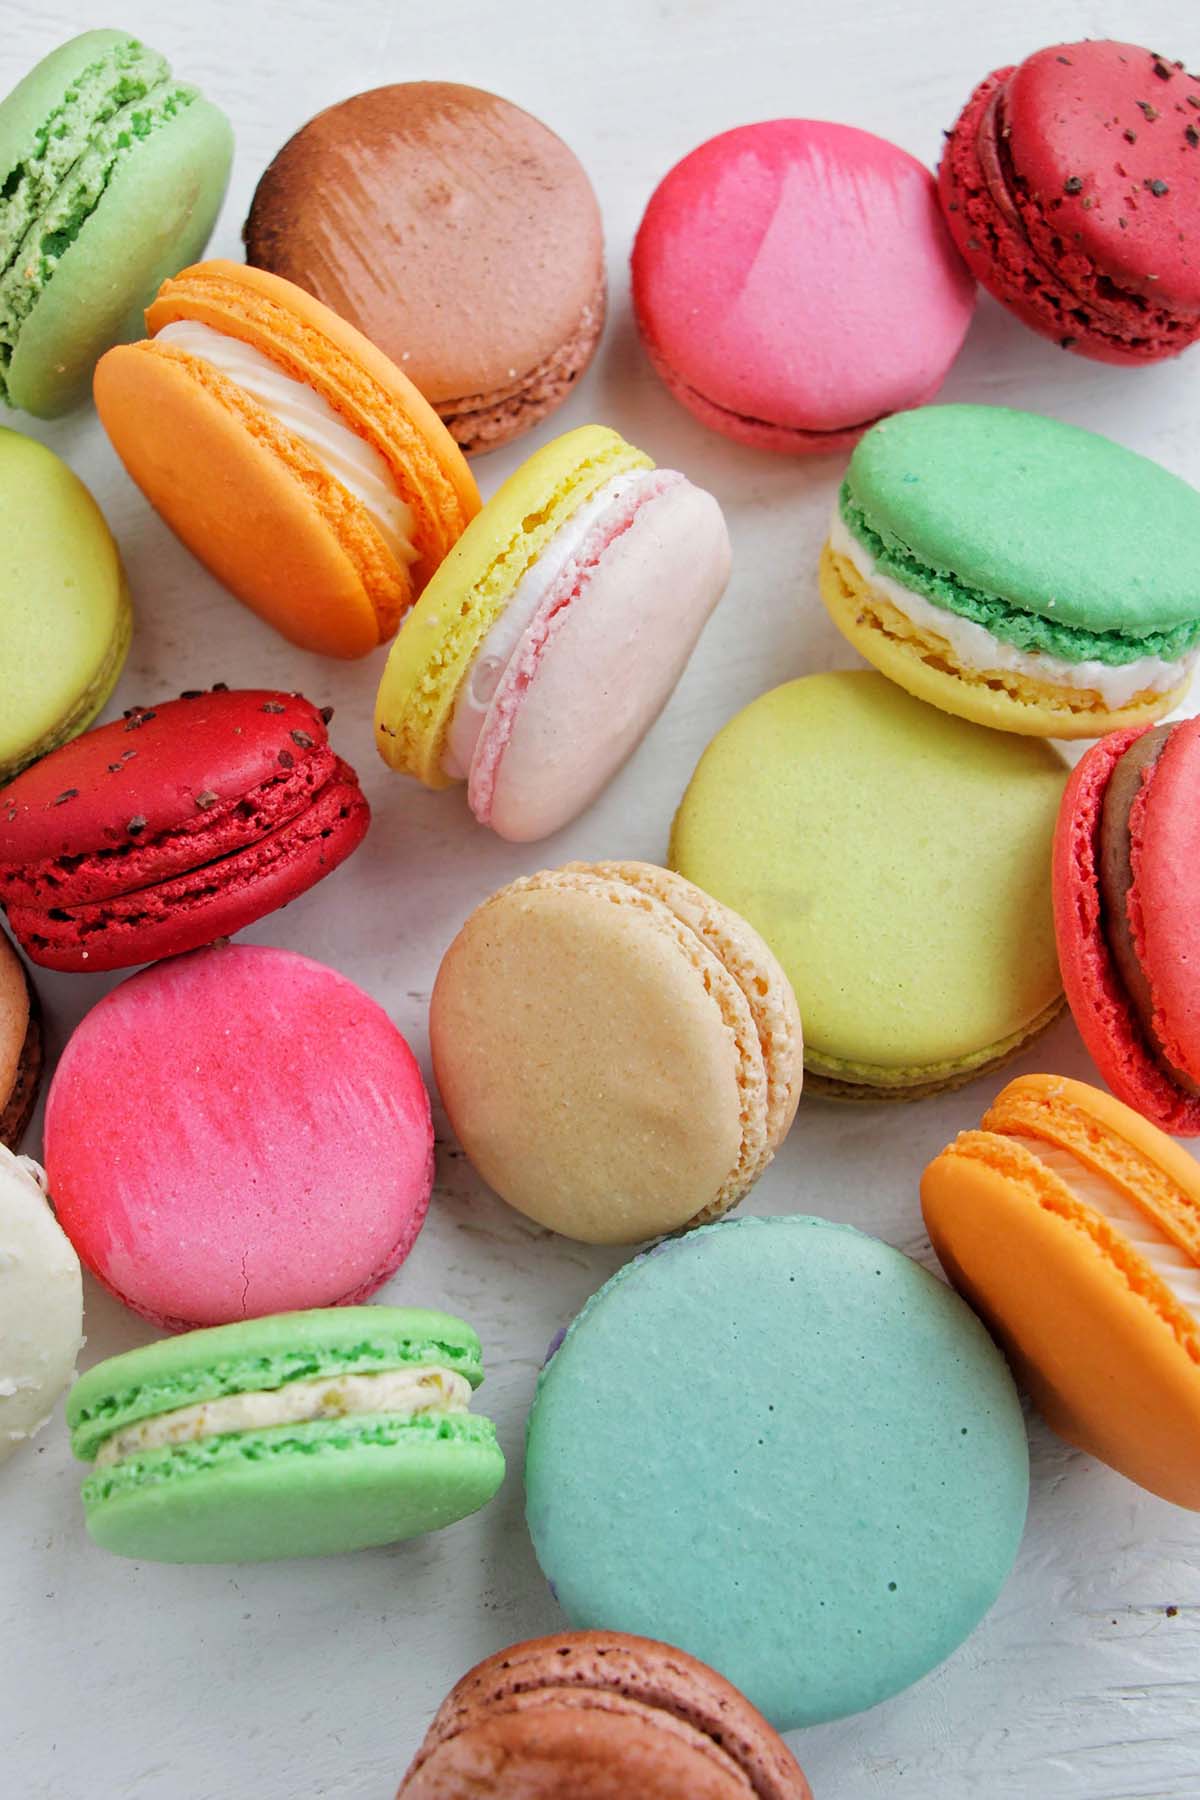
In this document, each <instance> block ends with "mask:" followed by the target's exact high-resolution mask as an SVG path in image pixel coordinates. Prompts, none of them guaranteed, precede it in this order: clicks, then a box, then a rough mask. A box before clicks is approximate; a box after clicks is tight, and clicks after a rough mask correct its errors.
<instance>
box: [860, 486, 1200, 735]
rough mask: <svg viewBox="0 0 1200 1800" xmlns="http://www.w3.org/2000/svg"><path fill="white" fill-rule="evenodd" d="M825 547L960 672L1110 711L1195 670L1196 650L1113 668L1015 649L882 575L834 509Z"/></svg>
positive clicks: (1161, 689)
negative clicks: (1092, 697)
mask: <svg viewBox="0 0 1200 1800" xmlns="http://www.w3.org/2000/svg"><path fill="white" fill-rule="evenodd" d="M829 542H830V544H831V545H832V547H833V549H834V550H835V551H836V553H837V554H838V555H839V556H844V557H845V559H846V561H847V562H848V563H850V564H851V565H852V566H853V567H854V568H855V569H856V570H857V572H858V574H859V575H860V576H861V577H862V579H863V580H864V581H865V582H867V583H868V584H869V585H870V586H871V587H873V588H875V589H876V591H877V592H878V593H880V594H882V595H883V596H884V598H885V599H887V600H890V601H891V603H892V605H893V606H894V607H895V608H896V610H897V612H900V613H903V615H904V617H905V618H906V619H908V620H909V621H910V623H911V624H913V625H915V626H917V627H918V629H919V630H921V631H931V632H934V633H935V634H936V635H937V636H938V637H940V638H943V639H944V640H945V642H946V643H947V644H949V646H950V648H951V650H952V651H953V652H954V655H955V659H956V660H957V661H958V662H959V663H960V664H961V665H962V667H963V668H966V669H971V670H973V671H978V672H979V673H981V674H987V673H988V671H989V670H992V669H995V670H998V671H1007V672H1010V673H1012V674H1015V675H1028V676H1029V677H1030V679H1031V680H1033V681H1044V682H1047V683H1049V685H1050V686H1051V687H1066V688H1089V689H1092V690H1094V691H1095V692H1096V693H1098V694H1099V695H1100V698H1101V699H1102V700H1103V701H1104V704H1105V706H1107V707H1108V708H1109V710H1110V711H1115V710H1116V709H1117V708H1119V707H1122V706H1127V705H1128V704H1129V702H1130V701H1131V700H1132V699H1133V697H1134V695H1135V694H1142V693H1145V692H1146V690H1147V689H1149V690H1150V692H1152V693H1155V694H1164V693H1166V692H1167V691H1168V690H1169V689H1170V688H1174V687H1178V686H1179V684H1180V683H1181V682H1183V681H1185V680H1186V679H1187V677H1188V676H1189V675H1190V673H1191V671H1192V669H1193V668H1194V666H1195V663H1196V658H1197V656H1198V655H1200V652H1198V651H1191V652H1189V654H1188V655H1187V656H1183V657H1180V659H1179V661H1178V662H1164V661H1163V659H1162V658H1161V657H1160V656H1142V657H1139V658H1138V660H1137V661H1136V662H1131V663H1122V664H1121V666H1120V667H1119V668H1112V667H1110V666H1109V664H1108V663H1102V662H1064V661H1063V660H1062V659H1061V658H1060V657H1057V656H1048V655H1046V654H1045V652H1044V651H1041V650H1018V649H1017V648H1016V646H1015V645H1013V644H1006V643H1005V642H1004V640H1003V639H1002V638H998V637H996V636H994V635H993V633H992V632H990V631H988V630H987V629H986V627H985V626H983V625H977V624H976V623H975V621H974V619H964V618H962V617H961V615H960V614H958V613H955V612H951V611H950V609H949V608H948V607H945V606H935V605H934V604H933V602H932V601H931V600H927V599H926V598H925V596H924V594H917V593H914V592H913V590H912V588H907V587H904V586H903V585H902V584H901V583H900V582H898V581H893V579H892V577H891V576H890V575H884V574H882V573H881V572H880V569H879V565H878V563H877V562H876V561H875V558H874V557H873V556H872V555H871V552H870V551H869V550H868V549H867V547H866V545H865V544H863V543H861V542H860V541H859V539H858V538H856V537H855V536H854V534H853V532H852V531H851V530H850V528H849V527H848V525H847V524H846V521H845V520H844V519H843V517H842V514H841V509H840V508H839V507H837V506H836V505H835V507H834V509H833V522H832V524H831V525H830V527H829Z"/></svg>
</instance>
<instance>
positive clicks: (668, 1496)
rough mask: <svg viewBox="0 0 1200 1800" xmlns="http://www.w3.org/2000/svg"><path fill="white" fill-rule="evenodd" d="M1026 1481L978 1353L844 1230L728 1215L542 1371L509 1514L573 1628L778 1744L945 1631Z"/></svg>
mask: <svg viewBox="0 0 1200 1800" xmlns="http://www.w3.org/2000/svg"><path fill="white" fill-rule="evenodd" d="M1028 1483H1029V1471H1028V1456H1027V1449H1026V1441H1025V1428H1024V1424H1023V1422H1022V1417H1021V1409H1020V1404H1019V1401H1018V1399H1017V1394H1016V1389H1015V1388H1014V1386H1013V1382H1012V1379H1011V1377H1010V1375H1009V1373H1008V1370H1007V1367H1006V1365H1005V1363H1004V1361H1003V1358H1002V1357H1001V1355H1000V1353H999V1351H998V1350H997V1349H996V1348H995V1346H994V1345H993V1343H992V1341H991V1339H990V1338H989V1337H988V1336H987V1333H986V1332H985V1331H984V1329H983V1327H982V1326H981V1325H980V1324H979V1322H978V1321H977V1320H976V1319H975V1317H974V1315H973V1314H972V1313H971V1312H970V1311H969V1310H968V1309H967V1308H966V1306H964V1305H963V1304H962V1303H961V1302H960V1301H959V1300H958V1299H957V1298H956V1296H955V1295H954V1294H953V1293H952V1292H951V1290H950V1289H949V1288H947V1287H945V1286H944V1285H943V1284H942V1283H941V1282H939V1281H938V1280H937V1279H936V1278H935V1277H934V1276H932V1275H930V1274H929V1273H928V1272H927V1271H926V1270H924V1269H922V1268H920V1267H919V1266H918V1265H917V1264H916V1263H914V1262H911V1261H910V1260H909V1259H908V1258H907V1257H905V1256H902V1255H900V1253H899V1252H898V1251H896V1250H893V1249H891V1248H889V1247H888V1246H887V1245H885V1244H881V1243H879V1242H877V1241H876V1240H875V1239H873V1238H869V1237H866V1236H864V1235H862V1234H861V1233H859V1232H857V1231H854V1230H852V1229H851V1228H849V1227H848V1226H843V1225H833V1224H829V1223H828V1222H826V1221H824V1220H820V1219H811V1218H803V1217H795V1218H777V1219H745V1220H738V1221H735V1222H733V1223H731V1224H724V1225H717V1226H712V1227H709V1228H708V1229H706V1230H703V1231H698V1232H694V1233H692V1234H691V1236H689V1237H687V1238H685V1239H682V1240H680V1241H678V1242H675V1243H672V1244H669V1245H667V1246H665V1247H663V1248H662V1249H660V1250H658V1251H654V1252H652V1253H651V1254H650V1255H648V1256H646V1257H643V1258H641V1259H639V1260H638V1261H636V1262H634V1263H631V1264H629V1265H627V1267H625V1268H624V1269H622V1270H620V1271H619V1272H618V1274H617V1275H615V1276H614V1277H613V1279H612V1280H611V1281H610V1282H609V1283H608V1285H607V1286H606V1287H604V1288H602V1289H601V1290H600V1292H599V1293H598V1294H596V1295H595V1296H594V1297H593V1298H592V1300H591V1301H589V1303H588V1305H587V1306H586V1307H585V1308H584V1310H583V1312H582V1313H581V1314H580V1315H579V1317H578V1318H577V1319H576V1320H575V1322H574V1324H573V1325H572V1326H571V1329H570V1330H569V1331H568V1333H567V1335H566V1338H565V1340H564V1341H563V1343H562V1345H561V1347H560V1348H559V1349H558V1350H557V1352H556V1353H555V1354H554V1356H553V1357H552V1359H551V1361H550V1362H549V1364H548V1365H547V1367H546V1369H545V1370H544V1371H543V1374H542V1377H541V1380H540V1382H539V1386H538V1392H537V1398H536V1400H535V1403H534V1407H533V1411H532V1413H531V1415H530V1419H529V1426H528V1448H527V1455H526V1466H525V1484H526V1512H527V1518H528V1522H529V1528H530V1531H531V1533H532V1536H533V1542H534V1548H535V1549H536V1551H537V1555H538V1560H539V1562H540V1563H541V1565H542V1569H543V1571H544V1573H545V1574H546V1576H547V1577H548V1579H549V1580H550V1582H551V1583H552V1585H553V1587H554V1590H555V1592H556V1594H557V1596H558V1599H559V1602H560V1604H561V1605H562V1607H563V1610H564V1611H565V1613H566V1615H567V1617H568V1619H569V1620H570V1622H571V1623H572V1624H573V1625H576V1626H579V1627H606V1628H611V1629H616V1630H621V1631H631V1632H643V1633H650V1632H655V1633H657V1635H658V1636H659V1637H661V1638H663V1639H665V1640H667V1641H668V1642H671V1643H675V1644H678V1645H679V1646H680V1647H681V1648H682V1649H685V1650H687V1651H688V1652H689V1654H691V1655H693V1656H698V1657H701V1658H702V1659H704V1660H705V1661H708V1662H710V1663H711V1664H712V1665H713V1667H714V1668H716V1669H718V1670H719V1671H720V1672H721V1673H722V1674H723V1675H725V1676H726V1677H727V1678H728V1679H729V1680H731V1681H733V1682H734V1683H735V1685H736V1686H738V1687H740V1688H741V1689H742V1691H743V1692H744V1693H745V1694H746V1696H747V1698H748V1699H750V1700H751V1701H752V1702H753V1703H754V1704H755V1705H756V1706H757V1707H758V1708H759V1709H760V1710H761V1711H762V1712H763V1713H765V1715H766V1717H767V1718H768V1719H769V1720H770V1721H771V1722H772V1724H774V1725H775V1726H776V1727H778V1728H780V1729H789V1728H791V1727H795V1726H800V1725H812V1724H816V1723H818V1722H819V1721H821V1720H825V1719H833V1718H838V1717H840V1716H842V1715H843V1714H846V1713H852V1712H857V1711H860V1710H861V1709H863V1708H865V1707H868V1706H873V1705H875V1704H876V1703H877V1702H878V1701H880V1700H883V1699H886V1698H887V1697H888V1696H889V1695H891V1694H894V1693H897V1692H899V1690H900V1689H901V1688H904V1687H906V1686H908V1684H909V1683H910V1682H913V1681H916V1680H917V1679H918V1678H919V1677H920V1676H921V1675H923V1674H925V1673H926V1671H927V1670H929V1669H931V1668H933V1667H934V1666H935V1665H936V1664H937V1663H939V1662H941V1661H942V1660H943V1658H945V1657H946V1656H948V1655H949V1654H950V1652H951V1651H952V1650H953V1649H954V1648H955V1647H956V1646H957V1645H958V1644H959V1643H960V1642H961V1641H962V1639H963V1638H965V1637H966V1636H967V1634H968V1632H970V1631H971V1630H972V1629H973V1628H974V1627H975V1625H976V1624H978V1622H979V1620H980V1619H981V1618H982V1616H983V1614H984V1613H985V1612H986V1611H987V1609H988V1607H989V1606H990V1605H991V1604H992V1601H993V1600H994V1599H995V1597H996V1595H997V1593H998V1592H999V1589H1000V1587H1001V1584H1002V1583H1003V1581H1004V1579H1005V1577H1006V1575H1007V1574H1008V1571H1009V1569H1010V1567H1011V1565H1012V1562H1013V1559H1014V1557H1015V1555H1016V1550H1017V1545H1018V1543H1019V1541H1020V1537H1021V1531H1022V1527H1023V1524H1024V1518H1025V1506H1026V1499H1027V1493H1028Z"/></svg>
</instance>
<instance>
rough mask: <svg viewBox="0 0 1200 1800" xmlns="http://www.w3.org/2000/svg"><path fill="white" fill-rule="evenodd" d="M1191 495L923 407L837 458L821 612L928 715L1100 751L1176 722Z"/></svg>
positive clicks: (1082, 438)
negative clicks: (1128, 732) (1089, 742)
mask: <svg viewBox="0 0 1200 1800" xmlns="http://www.w3.org/2000/svg"><path fill="white" fill-rule="evenodd" d="M1198 559H1200V493H1197V491H1196V489H1195V488H1192V487H1189V486H1188V484H1187V482H1186V481H1181V480H1180V479H1179V477H1178V476H1176V475H1172V474H1170V473H1168V471H1167V470H1166V469H1164V468H1162V467H1160V465H1159V464H1158V463H1154V462H1151V461H1149V459H1148V458H1146V457H1144V456H1138V455H1135V453H1134V452H1133V451H1132V450H1126V449H1124V448H1122V446H1121V445H1120V444H1114V443H1113V442H1112V441H1111V439H1109V438H1104V437H1099V436H1098V435H1097V434H1096V433H1094V432H1090V431H1081V430H1080V429H1079V428H1078V427H1077V426H1074V425H1065V424H1063V422H1062V421H1061V420H1059V419H1047V418H1042V417H1041V416H1040V415H1039V414H1037V413H1025V412H1014V411H1010V410H1009V409H1008V408H1007V407H1000V406H935V407H929V408H927V409H925V410H921V411H917V412H911V413H905V414H904V415H903V416H902V417H900V418H896V419H887V420H885V421H884V422H883V424H881V425H877V426H876V427H875V429H874V430H873V431H871V432H868V434H867V436H866V437H865V438H864V439H863V441H862V443H861V444H860V445H859V446H858V448H857V449H856V450H855V452H854V455H853V456H852V457H851V459H850V466H849V468H848V470H847V471H846V478H845V480H844V481H843V483H842V486H841V488H840V490H839V493H838V498H837V503H836V505H835V507H834V513H833V519H832V522H831V525H830V530H829V539H828V542H827V543H826V545H825V548H824V550H823V551H822V554H821V570H820V583H821V598H822V599H823V600H824V602H825V605H826V607H827V608H828V610H829V614H830V617H831V618H832V619H833V622H834V624H835V625H836V626H837V628H838V630H839V631H840V632H841V633H842V636H843V637H844V638H846V639H847V641H848V642H849V643H851V644H852V645H853V646H854V648H855V649H856V650H857V651H858V652H859V654H860V655H861V656H865V657H866V659H867V661H868V662H871V663H874V665H875V667H876V668H877V669H882V670H883V673H884V674H885V675H887V676H889V677H890V678H891V680H893V681H896V682H898V683H899V684H900V686H901V687H903V688H907V690H908V692H909V693H910V694H915V695H916V696H917V698H918V699H919V700H927V701H929V703H930V704H931V705H933V706H939V707H941V708H942V709H943V710H944V711H945V712H950V713H957V714H958V715H959V716H960V717H961V718H964V719H973V720H974V721H975V723H976V724H979V725H990V726H993V727H995V729H996V730H998V731H1016V732H1022V733H1024V734H1026V735H1028V736H1031V737H1059V738H1092V737H1102V736H1103V735H1104V733H1105V732H1107V731H1115V730H1118V729H1119V728H1120V727H1122V726H1125V725H1144V724H1150V723H1152V722H1153V721H1154V720H1155V719H1159V718H1161V717H1162V716H1163V714H1164V713H1167V712H1170V711H1171V710H1172V709H1173V708H1174V707H1176V706H1178V705H1179V703H1180V702H1181V700H1182V699H1183V696H1184V694H1185V693H1186V691H1187V687H1188V683H1189V681H1190V680H1191V675H1192V670H1193V668H1194V667H1195V662H1196V654H1197V646H1200V598H1198V597H1197V592H1196V575H1195V571H1196V564H1197V560H1198Z"/></svg>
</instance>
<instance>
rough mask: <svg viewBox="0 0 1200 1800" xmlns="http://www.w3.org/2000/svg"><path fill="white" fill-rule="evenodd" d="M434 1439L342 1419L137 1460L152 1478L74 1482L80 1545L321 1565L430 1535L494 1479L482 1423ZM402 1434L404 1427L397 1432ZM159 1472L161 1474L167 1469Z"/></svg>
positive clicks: (144, 1555) (434, 1434)
mask: <svg viewBox="0 0 1200 1800" xmlns="http://www.w3.org/2000/svg"><path fill="white" fill-rule="evenodd" d="M442 1424H443V1425H444V1426H445V1427H446V1429H444V1430H438V1429H436V1428H430V1429H414V1428H413V1426H412V1424H408V1423H407V1422H406V1421H403V1420H390V1419H388V1418H387V1416H386V1415H380V1416H379V1417H378V1418H375V1419H371V1418H358V1419H356V1418H353V1417H351V1418H347V1419H344V1420H336V1421H325V1422H322V1423H319V1424H317V1425H313V1424H309V1425H308V1426H299V1427H276V1428H275V1429H274V1430H273V1431H269V1432H262V1433H253V1432H247V1433H243V1434H240V1437H241V1440H242V1441H241V1442H240V1443H239V1439H238V1438H226V1439H224V1440H219V1439H218V1440H209V1443H210V1445H216V1446H221V1448H219V1449H218V1452H217V1455H216V1456H215V1457H214V1456H212V1455H211V1454H210V1453H209V1451H208V1450H206V1448H205V1447H204V1446H194V1447H191V1448H190V1449H188V1448H180V1449H175V1450H169V1451H162V1452H158V1453H156V1454H155V1455H154V1456H146V1457H143V1458H139V1459H138V1461H139V1462H140V1463H141V1464H142V1466H143V1467H144V1468H146V1469H147V1470H150V1469H155V1470H157V1471H158V1472H159V1475H160V1478H159V1479H157V1480H154V1481H152V1482H146V1483H145V1484H144V1485H137V1486H123V1485H121V1484H120V1483H119V1482H117V1481H113V1482H112V1492H111V1494H108V1493H107V1492H106V1489H107V1487H108V1485H109V1479H108V1478H110V1477H112V1476H114V1475H115V1474H116V1473H117V1472H118V1471H119V1469H120V1466H121V1465H117V1469H116V1470H105V1471H101V1472H99V1473H97V1474H94V1475H92V1476H89V1477H88V1478H87V1479H86V1480H85V1482H84V1504H85V1508H86V1516H87V1529H88V1535H89V1536H90V1537H91V1538H92V1539H93V1541H94V1542H95V1543H97V1544H99V1545H101V1546H102V1547H103V1548H104V1549H106V1550H111V1551H114V1552H115V1553H116V1554H117V1555H118V1556H130V1557H135V1558H137V1559H139V1560H142V1561H149V1562H166V1563H231V1562H238V1563H240V1562H273V1561H277V1560H279V1559H281V1558H284V1557H295V1556H331V1555H335V1554H337V1553H339V1552H341V1551H346V1550H360V1549H364V1548H367V1547H369V1546H371V1545H376V1544H390V1543H395V1542H398V1541H399V1540H401V1539H403V1538H410V1537H415V1536H417V1535H418V1534H420V1533H422V1532H426V1531H438V1530H440V1529H441V1528H442V1527H443V1526H445V1525H451V1524H453V1523H454V1522H455V1520H457V1519H461V1518H465V1517H466V1516H467V1514H468V1513H472V1512H476V1511H477V1510H478V1509H479V1508H480V1507H481V1506H484V1505H486V1504H487V1502H488V1501H489V1500H490V1499H491V1498H492V1495H493V1494H494V1493H495V1492H496V1490H497V1488H498V1487H499V1486H500V1483H501V1481H502V1480H503V1478H504V1458H503V1456H502V1455H501V1452H500V1448H499V1446H498V1444H497V1443H496V1441H495V1433H494V1431H493V1429H492V1426H491V1424H490V1422H489V1421H488V1420H486V1419H483V1418H476V1417H473V1416H468V1417H467V1418H464V1419H459V1420H447V1421H443V1422H442ZM406 1426H407V1428H406ZM168 1465H169V1466H168Z"/></svg>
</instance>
